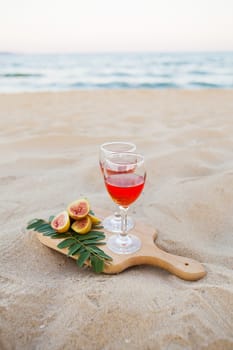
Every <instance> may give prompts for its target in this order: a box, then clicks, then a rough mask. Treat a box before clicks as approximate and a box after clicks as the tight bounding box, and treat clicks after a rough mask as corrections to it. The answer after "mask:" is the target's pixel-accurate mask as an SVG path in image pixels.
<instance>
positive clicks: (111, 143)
mask: <svg viewBox="0 0 233 350" xmlns="http://www.w3.org/2000/svg"><path fill="white" fill-rule="evenodd" d="M120 144H122V145H128V146H132V152H133V151H135V150H136V148H137V147H136V145H135V143H133V142H129V141H112V142H104V143H102V144H101V145H100V150H101V151H103V152H106V153H131V151H125V152H123V151H120V152H119V151H112V150H108V149H105V146H110V145H120Z"/></svg>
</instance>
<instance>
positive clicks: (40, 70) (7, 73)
mask: <svg viewBox="0 0 233 350" xmlns="http://www.w3.org/2000/svg"><path fill="white" fill-rule="evenodd" d="M232 88H233V52H171V53H168V52H162V53H159V52H141V53H126V52H125V53H124V52H123V53H69V54H24V53H20V54H19V53H6V52H5V53H0V92H1V93H15V92H34V91H65V90H77V89H79V90H80V89H81V90H90V89H232Z"/></svg>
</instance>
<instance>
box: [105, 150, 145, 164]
mask: <svg viewBox="0 0 233 350" xmlns="http://www.w3.org/2000/svg"><path fill="white" fill-rule="evenodd" d="M116 156H117V157H118V158H124V157H126V156H129V157H132V158H133V157H134V158H136V161H130V162H129V165H137V166H138V165H139V166H140V165H141V164H143V163H144V161H145V157H144V155H142V154H141V153H132V152H115V153H112V154H109V155H108V156H107V157H106V158H105V162H106V163H112V164H120V163H118V162H114V161H112V160H111V158H113V157H116ZM124 164H127V163H124Z"/></svg>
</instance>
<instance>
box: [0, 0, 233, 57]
mask: <svg viewBox="0 0 233 350" xmlns="http://www.w3.org/2000/svg"><path fill="white" fill-rule="evenodd" d="M215 50H216V51H222V50H223V51H224V50H226V51H233V0H8V1H4V3H3V2H2V3H1V11H0V51H14V52H92V51H93V52H101V51H215Z"/></svg>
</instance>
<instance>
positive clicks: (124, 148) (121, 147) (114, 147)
mask: <svg viewBox="0 0 233 350" xmlns="http://www.w3.org/2000/svg"><path fill="white" fill-rule="evenodd" d="M135 151H136V145H135V144H134V143H132V142H124V141H116V142H106V143H103V144H102V145H101V146H100V150H99V164H100V169H101V171H102V174H103V164H104V161H105V158H106V157H107V156H109V155H111V154H113V153H117V152H118V153H119V152H121V153H124V152H135ZM102 223H103V226H104V228H105V229H106V230H107V231H109V232H114V233H119V232H121V214H120V212H117V211H116V212H115V213H114V214H113V215H110V216H107V217H106V218H105V219H104V220H103V222H102ZM133 227H134V221H133V219H132V218H131V217H128V221H127V227H126V230H127V231H128V230H130V229H132V228H133Z"/></svg>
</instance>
